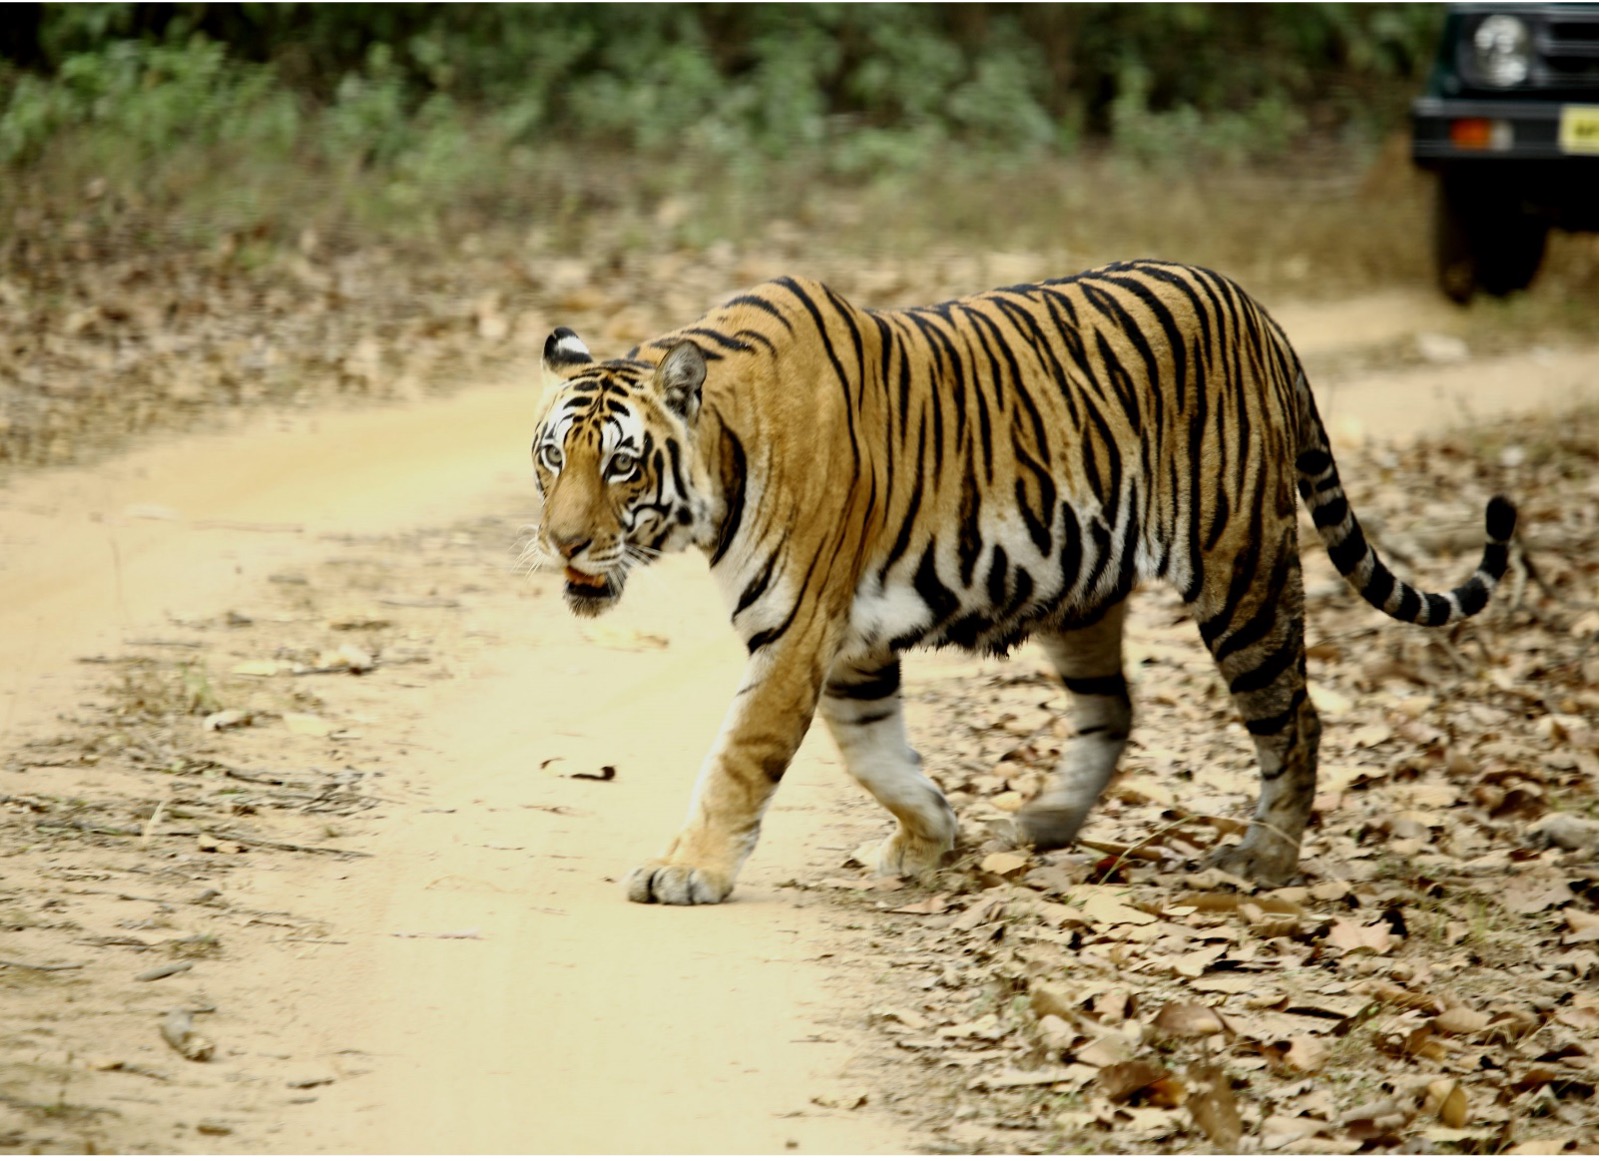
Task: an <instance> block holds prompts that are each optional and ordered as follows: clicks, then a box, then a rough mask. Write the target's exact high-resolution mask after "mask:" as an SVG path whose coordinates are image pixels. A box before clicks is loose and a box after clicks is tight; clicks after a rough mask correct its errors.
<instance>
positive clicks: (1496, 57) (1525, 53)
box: [1470, 15, 1532, 88]
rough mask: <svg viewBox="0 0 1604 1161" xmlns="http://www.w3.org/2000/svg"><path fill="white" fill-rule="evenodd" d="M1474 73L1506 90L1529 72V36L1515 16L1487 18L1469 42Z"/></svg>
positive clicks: (1518, 18)
mask: <svg viewBox="0 0 1604 1161" xmlns="http://www.w3.org/2000/svg"><path fill="white" fill-rule="evenodd" d="M1470 43H1471V47H1472V48H1473V49H1474V50H1475V57H1476V71H1477V72H1478V73H1480V74H1481V78H1482V80H1484V81H1486V82H1487V83H1488V84H1490V85H1497V86H1499V87H1500V88H1508V87H1509V86H1511V85H1518V84H1520V83H1521V82H1522V81H1524V80H1525V79H1526V77H1527V75H1528V74H1530V73H1531V71H1532V34H1531V30H1530V29H1528V28H1527V27H1526V22H1525V21H1524V20H1522V19H1520V17H1518V16H1504V15H1499V16H1489V17H1488V18H1487V19H1486V20H1483V21H1482V22H1481V23H1480V24H1478V25H1477V26H1476V32H1475V35H1473V36H1472V37H1471V40H1470Z"/></svg>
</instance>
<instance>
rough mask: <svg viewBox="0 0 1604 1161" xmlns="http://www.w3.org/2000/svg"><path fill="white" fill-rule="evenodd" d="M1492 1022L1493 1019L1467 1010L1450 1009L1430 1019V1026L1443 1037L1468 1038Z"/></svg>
mask: <svg viewBox="0 0 1604 1161" xmlns="http://www.w3.org/2000/svg"><path fill="white" fill-rule="evenodd" d="M1492 1022H1493V1018H1492V1017H1491V1016H1488V1015H1486V1014H1484V1013H1482V1012H1475V1011H1472V1010H1471V1009H1469V1008H1450V1009H1448V1011H1446V1012H1444V1013H1442V1014H1441V1015H1439V1016H1435V1017H1433V1018H1432V1021H1431V1026H1432V1027H1433V1028H1435V1029H1436V1030H1437V1031H1438V1032H1441V1033H1442V1034H1443V1035H1444V1036H1468V1035H1470V1034H1472V1033H1475V1032H1480V1031H1481V1030H1482V1029H1483V1028H1485V1027H1487V1025H1489V1024H1491V1023H1492Z"/></svg>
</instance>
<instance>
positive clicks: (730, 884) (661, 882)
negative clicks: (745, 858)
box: [629, 859, 735, 906]
mask: <svg viewBox="0 0 1604 1161" xmlns="http://www.w3.org/2000/svg"><path fill="white" fill-rule="evenodd" d="M734 889H735V876H733V875H727V874H724V873H723V872H721V871H714V870H710V869H708V868H706V867H691V866H686V865H684V864H682V863H667V862H664V861H662V860H661V859H654V860H652V861H651V862H649V863H647V864H646V865H645V866H643V867H637V868H636V869H635V870H633V871H631V872H630V876H629V899H630V902H632V903H674V904H678V905H680V906H686V905H689V904H693V903H722V902H724V900H725V899H728V898H729V895H730V892H731V891H733V890H734Z"/></svg>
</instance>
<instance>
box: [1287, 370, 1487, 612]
mask: <svg viewBox="0 0 1604 1161" xmlns="http://www.w3.org/2000/svg"><path fill="white" fill-rule="evenodd" d="M1297 376H1298V379H1297V389H1298V393H1299V396H1300V399H1299V403H1300V411H1301V415H1300V429H1301V430H1300V432H1299V443H1298V458H1297V469H1298V494H1299V495H1300V496H1302V497H1303V502H1304V504H1305V505H1307V506H1308V509H1309V514H1310V515H1311V516H1313V517H1314V526H1315V528H1316V529H1318V530H1319V532H1320V538H1321V539H1322V540H1324V541H1325V546H1326V553H1327V554H1328V555H1329V556H1330V557H1331V563H1332V564H1334V565H1336V567H1337V571H1338V572H1339V573H1341V574H1342V576H1343V579H1344V580H1346V581H1347V582H1348V583H1349V584H1350V585H1352V586H1353V587H1354V589H1355V591H1357V592H1358V593H1359V595H1360V596H1362V597H1363V598H1364V599H1365V600H1366V601H1368V602H1369V603H1370V604H1371V605H1373V606H1375V607H1376V608H1378V609H1380V610H1381V611H1382V612H1383V613H1386V614H1387V615H1388V616H1389V617H1393V618H1395V619H1397V620H1399V621H1409V622H1411V623H1413V624H1416V625H1451V624H1453V623H1454V622H1456V621H1462V620H1464V619H1465V618H1466V617H1473V616H1475V615H1476V614H1477V613H1479V612H1481V611H1482V609H1484V608H1485V607H1486V606H1487V599H1488V597H1490V596H1491V595H1492V591H1493V589H1494V588H1495V587H1496V586H1497V584H1498V582H1499V580H1500V579H1501V578H1502V577H1503V575H1504V573H1505V571H1506V570H1507V569H1508V568H1509V542H1510V539H1511V538H1512V537H1513V536H1514V534H1515V505H1514V504H1512V503H1510V501H1509V500H1508V499H1507V498H1505V497H1503V496H1494V497H1493V498H1492V499H1491V500H1488V501H1487V544H1486V546H1485V547H1484V548H1483V549H1482V554H1481V563H1480V564H1478V565H1477V566H1476V571H1475V573H1474V574H1473V575H1472V576H1471V578H1470V579H1469V580H1467V581H1466V582H1465V583H1464V584H1462V585H1460V586H1459V587H1457V588H1455V589H1453V590H1452V591H1450V592H1447V593H1428V592H1423V591H1421V590H1420V589H1417V588H1416V587H1415V586H1414V585H1412V584H1410V583H1408V582H1407V581H1405V580H1403V579H1401V578H1400V577H1398V576H1397V575H1395V574H1394V573H1393V571H1392V570H1391V569H1390V568H1388V567H1387V566H1386V564H1385V563H1384V562H1383V561H1382V559H1381V558H1380V557H1379V556H1377V555H1376V550H1375V549H1374V548H1372V547H1371V545H1370V542H1369V541H1368V540H1366V539H1365V534H1364V529H1363V528H1361V527H1360V526H1359V518H1358V517H1357V516H1355V515H1354V513H1353V509H1352V508H1350V507H1349V506H1348V497H1347V494H1346V493H1345V492H1344V491H1343V490H1342V481H1341V480H1340V479H1339V478H1338V477H1337V465H1336V461H1335V460H1333V459H1332V457H1331V443H1330V441H1329V440H1328V439H1327V438H1326V432H1325V426H1324V424H1322V423H1321V422H1320V416H1319V413H1318V412H1317V411H1316V410H1315V405H1314V392H1313V390H1312V389H1311V388H1310V387H1309V381H1308V379H1307V378H1305V377H1304V374H1303V370H1302V368H1301V367H1300V368H1298V369H1297Z"/></svg>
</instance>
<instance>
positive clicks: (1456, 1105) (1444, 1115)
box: [1420, 1079, 1470, 1129]
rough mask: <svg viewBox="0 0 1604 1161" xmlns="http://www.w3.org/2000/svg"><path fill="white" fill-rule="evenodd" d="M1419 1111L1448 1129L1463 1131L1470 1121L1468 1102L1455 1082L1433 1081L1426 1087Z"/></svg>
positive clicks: (1463, 1092) (1445, 1080)
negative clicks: (1434, 1118)
mask: <svg viewBox="0 0 1604 1161" xmlns="http://www.w3.org/2000/svg"><path fill="white" fill-rule="evenodd" d="M1420 1111H1421V1112H1423V1113H1425V1114H1426V1115H1427V1116H1428V1117H1432V1116H1434V1117H1436V1118H1437V1119H1438V1120H1439V1121H1441V1122H1442V1123H1443V1124H1445V1125H1447V1126H1448V1127H1449V1128H1450V1129H1463V1128H1464V1127H1465V1125H1466V1123H1467V1122H1468V1121H1469V1120H1470V1100H1469V1098H1468V1097H1466V1096H1465V1090H1464V1089H1463V1088H1461V1087H1460V1086H1459V1082H1458V1081H1457V1080H1448V1079H1443V1080H1434V1081H1432V1082H1431V1083H1430V1084H1429V1085H1427V1086H1426V1095H1425V1099H1424V1100H1422V1101H1421V1104H1420Z"/></svg>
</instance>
